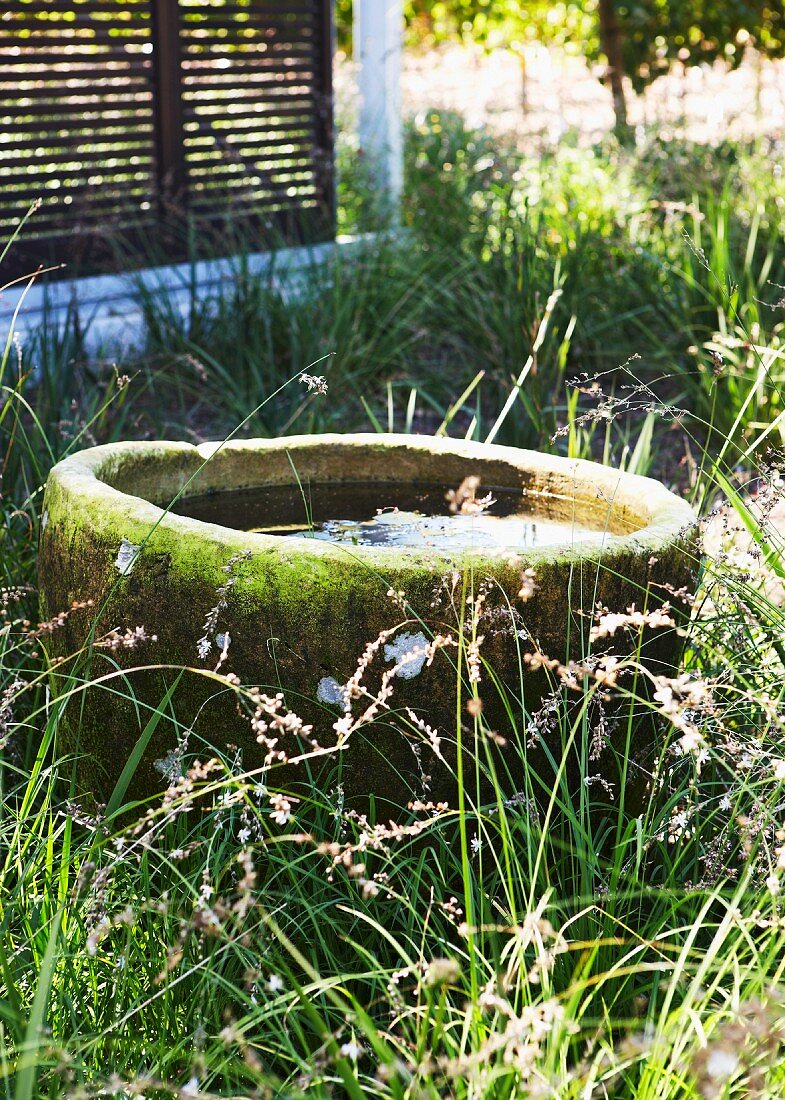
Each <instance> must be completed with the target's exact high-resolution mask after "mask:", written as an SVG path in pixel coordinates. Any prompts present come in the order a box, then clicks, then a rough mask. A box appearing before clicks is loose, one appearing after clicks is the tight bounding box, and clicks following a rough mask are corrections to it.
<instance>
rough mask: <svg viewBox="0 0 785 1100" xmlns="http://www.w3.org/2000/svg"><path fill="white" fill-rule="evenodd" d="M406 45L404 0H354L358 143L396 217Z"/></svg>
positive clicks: (401, 158) (399, 184)
mask: <svg viewBox="0 0 785 1100" xmlns="http://www.w3.org/2000/svg"><path fill="white" fill-rule="evenodd" d="M402 48H403V0H354V56H355V60H356V61H357V62H358V63H359V83H360V119H359V123H360V148H361V150H362V152H363V154H364V155H365V156H366V157H367V159H368V163H369V164H370V166H371V171H372V173H373V177H374V180H375V181H376V182H377V184H378V186H379V188H380V189H381V190H382V193H383V205H384V206H386V207H389V211H390V214H391V216H392V217H393V219H395V218H396V216H397V211H398V206H399V201H400V197H401V189H402V187H403V131H402V126H401V51H402Z"/></svg>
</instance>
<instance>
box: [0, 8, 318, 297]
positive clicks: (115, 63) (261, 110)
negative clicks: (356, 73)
mask: <svg viewBox="0 0 785 1100" xmlns="http://www.w3.org/2000/svg"><path fill="white" fill-rule="evenodd" d="M0 116H1V117H0V235H2V236H7V235H8V233H9V232H10V230H11V228H12V226H13V225H14V223H15V222H16V221H17V220H18V219H19V217H20V216H21V215H22V214H24V212H25V211H26V209H27V208H28V206H29V205H30V203H31V202H32V201H33V200H34V199H35V198H37V197H39V196H40V197H41V198H43V199H44V203H43V206H42V208H41V210H40V211H39V212H38V213H37V214H36V215H35V216H34V218H33V219H31V221H30V222H29V223H28V225H27V226H26V228H25V230H24V234H23V238H22V241H21V243H20V245H19V246H17V247H15V248H14V250H13V254H12V256H11V257H10V258H9V260H10V262H9V261H6V263H5V264H4V270H3V272H0V281H3V279H4V278H5V279H7V278H8V277H10V276H11V275H15V274H19V273H22V272H24V271H29V270H31V269H33V268H34V267H35V266H37V265H38V263H44V264H48V263H53V262H65V263H67V264H68V270H67V273H68V274H76V273H84V272H87V271H98V270H110V269H112V268H113V267H115V266H117V265H118V263H120V261H119V260H118V244H119V243H120V242H122V256H123V260H122V265H123V266H128V265H129V263H136V264H142V263H145V262H149V261H150V260H151V259H152V260H155V259H156V258H157V257H156V255H155V251H154V246H155V245H156V244H157V245H158V246H160V245H161V243H162V242H163V243H164V244H165V249H166V252H165V258H166V259H170V260H171V259H181V258H185V257H186V255H188V254H189V244H188V242H190V243H191V245H193V242H201V243H203V244H204V243H207V246H208V247H211V245H210V240H211V237H212V238H213V239H215V238H218V239H223V240H224V241H225V240H226V236H225V231H224V225H225V223H226V218H227V216H228V217H229V218H230V219H231V224H232V226H233V227H235V228H237V230H238V236H240V235H241V234H245V239H246V240H247V241H249V242H251V243H252V245H257V244H263V243H265V242H266V243H280V241H281V239H282V235H283V238H286V239H297V240H316V239H324V238H326V237H328V236H330V235H331V234H332V233H333V231H334V211H333V205H334V170H333V149H332V140H333V135H332V49H331V3H330V0H292V2H287V0H116V2H112V0H7V3H6V5H5V7H4V8H3V9H2V14H0ZM194 224H196V225H197V226H198V229H199V232H196V233H194V232H193V227H194ZM186 226H188V227H190V230H191V231H190V232H187V231H186ZM211 228H213V229H215V232H214V233H211V231H210V230H211ZM151 244H152V245H153V247H152V248H151V247H150V245H151ZM129 249H131V254H130V255H129ZM159 256H160V253H159Z"/></svg>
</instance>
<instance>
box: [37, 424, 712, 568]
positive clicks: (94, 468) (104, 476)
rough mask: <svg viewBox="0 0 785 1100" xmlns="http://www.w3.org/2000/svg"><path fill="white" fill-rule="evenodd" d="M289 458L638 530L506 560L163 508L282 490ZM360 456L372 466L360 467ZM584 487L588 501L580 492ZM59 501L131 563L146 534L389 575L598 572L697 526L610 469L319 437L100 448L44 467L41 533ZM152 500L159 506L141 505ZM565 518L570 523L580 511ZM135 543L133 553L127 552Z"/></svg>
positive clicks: (664, 499)
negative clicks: (504, 497) (484, 494)
mask: <svg viewBox="0 0 785 1100" xmlns="http://www.w3.org/2000/svg"><path fill="white" fill-rule="evenodd" d="M293 452H297V453H298V454H299V455H300V456H302V457H304V458H306V459H308V460H309V462H310V464H311V465H310V467H309V469H308V471H307V477H308V478H309V480H310V481H312V482H314V483H318V482H320V481H321V482H324V481H330V480H333V481H336V482H337V483H341V482H346V483H351V482H363V483H365V484H369V483H373V482H374V481H376V482H379V483H380V484H381V483H385V484H387V485H389V484H390V483H395V482H398V481H400V482H401V483H403V484H405V483H410V484H411V483H412V482H413V481H417V480H418V478H417V476H416V475H417V471H418V467H421V466H425V467H428V469H427V470H425V474H426V476H425V478H424V479H423V480H427V481H428V482H429V483H431V484H433V483H434V482H438V483H440V484H444V486H445V488H450V487H453V486H452V482H453V481H455V486H457V484H458V483H459V481H460V480H461V477H464V476H466V475H468V474H478V475H480V476H481V478H482V486H483V487H488V488H492V487H494V485H495V486H496V487H497V488H500V487H504V488H508V489H519V488H520V489H521V490H522V491H523V493H524V496H526V495H530V496H531V497H532V498H533V499H534V500H536V499H537V497H538V496H539V497H545V498H548V499H552V500H553V499H555V500H559V499H561V500H564V501H575V502H576V506H577V507H580V506H581V505H587V506H588V505H590V504H594V505H596V503H597V501H600V502H602V501H605V502H606V504H607V511H608V516H609V518H610V516H611V515H612V517H613V519H614V521H618V520H619V519H624V520H626V522H627V524H628V525H633V526H634V525H636V524H640V526H639V527H638V528H637V529H633V530H631V531H629V532H628V533H625V534H613V533H611V532H610V531H609V532H608V534H607V536H606V538H605V539H603V541H602V542H601V543H597V542H596V541H594V540H590V539H583V540H582V539H580V538H576V539H575V540H574V541H571V542H570V543H569V544H555V545H551V546H544V547H534V548H531V549H529V548H527V549H525V550H523V551H516V549H515V547H509V548H504V549H503V550H496V549H493V550H489V549H488V548H482V547H480V548H468V549H459V550H451V551H448V550H444V549H441V548H426V549H422V548H413V547H401V546H395V547H384V546H347V545H345V544H338V543H333V542H330V541H327V540H321V539H312V538H301V539H300V538H296V537H294V538H292V537H289V538H286V539H285V540H284V539H282V538H281V537H280V536H278V535H269V534H263V533H260V532H249V531H241V530H237V529H234V528H231V527H223V526H221V525H219V524H215V523H211V522H208V521H205V520H198V519H192V518H189V517H186V516H180V515H177V514H176V513H174V512H172V511H170V510H169V509H170V508H171V506H172V504H173V503H174V502H175V500H176V498H179V497H180V496H200V495H202V494H206V493H211V492H220V491H228V490H240V489H249V488H255V487H272V486H275V485H290V484H292V483H293V481H294V475H293V472H292V466H291V465H290V464H289V462H288V456H289V455H290V454H291V453H293ZM259 455H264V456H266V457H267V458H268V459H271V460H272V459H273V458H275V456H279V457H280V458H283V460H284V461H283V462H282V463H279V465H278V466H275V464H274V463H273V464H272V465H271V466H270V465H261V464H259V465H257V464H255V463H254V462H253V458H254V457H255V456H259ZM371 457H373V458H376V459H377V460H379V459H381V460H384V461H382V462H381V464H379V462H378V461H377V464H376V465H373V466H371V467H369V465H368V460H369V458H371ZM440 459H441V460H442V462H444V463H446V466H447V469H445V470H444V471H442V470H441V469H439V468H438V467H437V466H435V465H434V464H435V463H438V461H439V460H440ZM387 460H389V461H387ZM447 460H454V461H455V460H457V462H458V464H459V465H460V469H459V467H458V466H455V467H454V469H452V470H451V469H450V468H449V461H447ZM295 468H296V466H295ZM402 468H403V476H402ZM494 470H495V471H496V474H497V477H498V475H499V474H500V472H501V471H502V470H503V471H504V475H503V476H504V477H505V478H507V479H508V480H506V481H505V480H496V479H494V478H488V479H487V480H486V476H484V475H487V473H488V472H489V471H491V472H492V471H494ZM461 471H462V472H461ZM298 473H299V471H298ZM516 475H517V477H518V484H509V479H511V478H512V479H514V478H515V476H516ZM571 487H572V491H570V488H571ZM589 488H590V489H591V490H592V491H593V493H594V496H593V497H592V496H589V495H588V494H587V489H589ZM576 490H577V493H576ZM60 494H63V495H64V496H65V497H66V498H71V499H72V500H73V499H78V500H79V501H81V505H80V506H81V507H83V506H84V505H87V506H88V507H89V510H90V513H91V514H90V520H91V522H93V523H94V524H96V525H97V526H98V527H100V528H103V529H105V530H108V529H109V528H114V529H115V530H116V529H117V528H118V527H122V526H123V524H125V526H126V528H127V530H124V531H123V538H124V539H127V541H128V543H129V544H131V546H132V548H133V550H134V552H135V553H136V552H138V551H139V550H141V549H143V548H144V544H145V542H146V541H147V539H149V538H150V537H151V536H152V535H153V533H154V532H155V531H156V530H160V529H163V530H164V531H166V532H168V533H170V534H172V535H180V536H182V537H183V538H184V539H185V540H188V539H192V538H194V537H200V538H202V539H207V540H208V541H219V542H220V543H221V544H222V545H223V546H225V547H227V549H229V550H251V551H254V550H256V551H259V552H262V551H270V550H275V551H277V552H279V553H281V554H284V555H285V556H286V557H290V556H291V555H293V554H298V555H307V556H309V557H314V558H318V559H321V560H322V561H323V562H324V563H325V564H327V563H329V561H330V560H339V559H340V560H341V561H343V562H346V559H347V555H348V556H351V557H354V558H356V559H357V560H358V563H359V562H361V563H362V564H364V565H367V566H369V567H371V568H377V569H379V570H380V571H383V570H384V569H385V568H386V567H390V566H392V565H393V563H394V565H395V568H396V571H397V572H398V573H400V572H401V570H404V571H405V570H406V569H407V567H411V568H418V569H422V567H423V565H425V564H428V565H432V566H434V567H441V566H445V565H449V566H451V567H459V568H460V567H461V566H462V565H464V566H466V567H471V566H472V565H477V564H479V563H482V564H483V565H484V566H485V567H487V566H488V565H489V564H490V563H491V562H492V561H493V560H494V559H496V558H498V559H499V560H501V559H502V558H504V557H509V555H510V554H511V553H516V552H517V553H518V554H519V556H520V557H521V559H522V560H525V562H526V563H528V564H531V565H536V564H537V563H538V562H539V563H545V562H549V561H564V560H566V559H570V558H574V559H576V560H578V559H580V560H583V561H586V560H597V561H598V562H599V561H600V560H601V559H607V558H609V557H610V558H613V557H616V556H617V555H618V556H622V557H623V556H625V555H626V554H634V555H636V556H637V555H639V554H642V553H649V554H656V553H657V552H658V551H660V550H663V549H665V548H666V547H668V546H672V544H673V542H674V540H677V539H678V538H679V536H681V535H683V534H685V533H686V532H687V531H688V530H689V528H691V527H692V526H693V525H694V524H695V522H696V518H697V517H696V515H695V513H694V511H693V509H692V508H691V506H690V505H689V504H688V503H687V501H685V500H682V499H681V498H680V497H677V496H676V495H675V494H674V493H672V492H671V491H670V490H668V489H667V488H666V487H665V486H664V485H663V484H662V483H661V482H659V481H656V480H654V479H653V478H649V477H643V476H641V475H639V474H631V473H627V472H624V471H621V470H618V469H616V468H614V467H610V466H602V465H601V464H599V463H595V462H591V461H587V460H584V459H570V458H564V457H561V456H556V455H549V454H545V453H542V452H539V451H531V450H523V449H519V448H515V447H506V446H501V445H499V444H486V443H476V442H470V441H466V440H455V439H450V438H446V437H444V438H439V437H428V436H410V435H402V434H390V433H387V434H382V433H379V434H376V433H355V434H338V433H329V434H322V435H299V436H288V437H283V438H280V439H249V440H231V441H229V442H213V443H203V444H199V445H193V444H190V443H177V442H166V441H161V442H155V441H132V442H120V443H109V444H104V445H101V446H98V447H94V448H90V449H88V450H84V451H79V452H77V453H76V454H74V455H71V456H69V457H68V458H65V459H63V460H62V461H61V462H59V463H58V464H57V465H56V466H55V467H54V468H53V469H52V471H51V473H50V476H49V482H48V488H47V497H48V500H47V501H45V507H44V513H43V517H42V524H43V526H44V527H45V526H46V524H47V523H48V520H49V511H50V508H52V507H55V509H56V504H55V500H56V497H58V496H60ZM156 499H157V500H158V501H159V502H160V505H159V504H155V503H151V500H156ZM576 519H577V520H578V521H579V520H580V512H578V514H577V515H576ZM145 529H146V531H145ZM137 540H138V544H137V545H134V544H135V543H137ZM135 553H134V554H129V555H128V562H127V565H124V564H123V563H122V562H120V563H119V564H118V570H119V572H121V573H125V572H128V571H130V569H131V567H132V563H133V558H134V556H135Z"/></svg>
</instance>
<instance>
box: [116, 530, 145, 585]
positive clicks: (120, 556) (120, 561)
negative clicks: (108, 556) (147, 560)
mask: <svg viewBox="0 0 785 1100" xmlns="http://www.w3.org/2000/svg"><path fill="white" fill-rule="evenodd" d="M138 555H139V547H138V546H134V544H133V543H132V542H129V541H128V539H127V538H125V537H123V539H122V541H121V542H120V549H119V550H118V552H117V560H116V561H115V563H114V564H115V568H116V569H117V571H118V573H120V574H121V575H122V576H123V577H125V576H127V575H128V574H129V573H130V572H131V570H132V569H133V567H134V562H135V561H136V559H137V557H138Z"/></svg>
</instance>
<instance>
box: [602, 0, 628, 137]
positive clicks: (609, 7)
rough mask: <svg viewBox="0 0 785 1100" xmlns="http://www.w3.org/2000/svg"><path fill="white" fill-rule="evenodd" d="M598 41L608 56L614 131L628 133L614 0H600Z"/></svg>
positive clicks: (607, 79)
mask: <svg viewBox="0 0 785 1100" xmlns="http://www.w3.org/2000/svg"><path fill="white" fill-rule="evenodd" d="M599 10H600V43H601V45H602V52H603V53H604V54H605V56H606V57H607V58H608V70H607V72H606V74H605V79H606V82H607V84H608V87H609V88H610V90H611V95H612V96H613V112H614V114H615V116H616V132H617V134H619V135H620V136H624V135H626V134H627V133H628V130H629V126H628V123H627V99H626V97H625V95H624V57H623V56H622V49H621V29H620V27H619V21H618V19H617V18H616V6H615V3H614V0H600V4H599Z"/></svg>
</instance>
